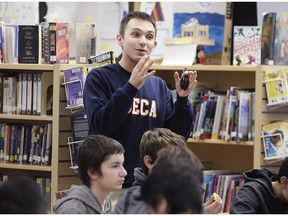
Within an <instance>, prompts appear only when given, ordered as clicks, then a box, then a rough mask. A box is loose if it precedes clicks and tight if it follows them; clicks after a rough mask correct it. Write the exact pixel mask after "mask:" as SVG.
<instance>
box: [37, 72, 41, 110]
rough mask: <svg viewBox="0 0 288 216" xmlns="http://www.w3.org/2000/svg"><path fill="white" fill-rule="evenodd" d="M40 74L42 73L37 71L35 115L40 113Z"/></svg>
mask: <svg viewBox="0 0 288 216" xmlns="http://www.w3.org/2000/svg"><path fill="white" fill-rule="evenodd" d="M41 76H42V73H37V105H36V113H37V115H41V108H42V107H41V99H42V95H41V92H42V89H41V88H42V86H41V82H42V81H41Z"/></svg>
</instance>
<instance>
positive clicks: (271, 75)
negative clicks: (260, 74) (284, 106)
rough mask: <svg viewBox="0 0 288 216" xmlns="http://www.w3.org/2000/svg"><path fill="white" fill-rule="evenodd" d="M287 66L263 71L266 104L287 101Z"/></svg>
mask: <svg viewBox="0 0 288 216" xmlns="http://www.w3.org/2000/svg"><path fill="white" fill-rule="evenodd" d="M287 80H288V68H283V69H281V68H278V69H275V70H271V71H265V83H266V93H267V99H268V105H277V104H281V103H284V102H286V101H287V96H288V88H287V85H288V81H287Z"/></svg>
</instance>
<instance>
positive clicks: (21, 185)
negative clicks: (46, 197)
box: [0, 176, 45, 214]
mask: <svg viewBox="0 0 288 216" xmlns="http://www.w3.org/2000/svg"><path fill="white" fill-rule="evenodd" d="M44 213H45V209H44V206H43V203H42V198H41V194H40V191H39V189H38V188H37V184H36V181H35V180H33V179H32V178H29V177H25V176H11V177H8V180H7V181H4V182H3V183H2V184H1V185H0V214H44Z"/></svg>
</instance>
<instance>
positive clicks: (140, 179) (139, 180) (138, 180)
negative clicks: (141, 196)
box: [133, 167, 147, 186]
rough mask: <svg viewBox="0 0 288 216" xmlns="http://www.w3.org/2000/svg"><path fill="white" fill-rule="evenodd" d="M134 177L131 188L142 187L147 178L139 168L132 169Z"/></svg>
mask: <svg viewBox="0 0 288 216" xmlns="http://www.w3.org/2000/svg"><path fill="white" fill-rule="evenodd" d="M134 177H135V181H134V182H133V186H142V185H143V183H144V182H145V180H146V179H147V176H146V175H145V174H144V173H143V171H142V169H141V168H140V167H136V168H135V169H134Z"/></svg>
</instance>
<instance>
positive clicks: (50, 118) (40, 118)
mask: <svg viewBox="0 0 288 216" xmlns="http://www.w3.org/2000/svg"><path fill="white" fill-rule="evenodd" d="M0 119H15V120H31V121H35V120H36V121H53V116H48V115H40V116H38V115H16V114H0Z"/></svg>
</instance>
